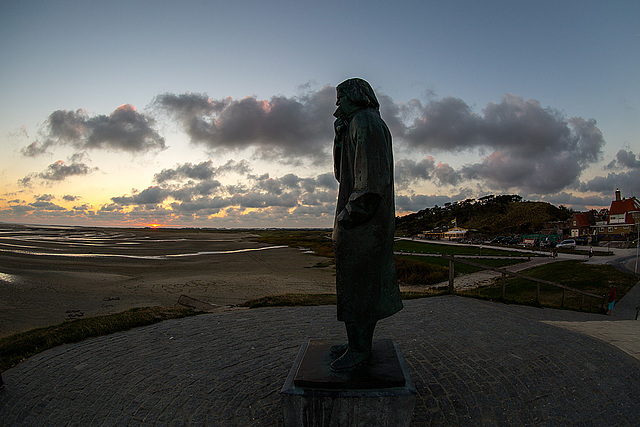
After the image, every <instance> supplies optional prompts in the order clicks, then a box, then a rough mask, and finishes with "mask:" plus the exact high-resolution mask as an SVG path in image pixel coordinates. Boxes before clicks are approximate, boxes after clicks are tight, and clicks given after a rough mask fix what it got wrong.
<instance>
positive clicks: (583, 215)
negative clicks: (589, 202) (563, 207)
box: [570, 212, 596, 237]
mask: <svg viewBox="0 0 640 427" xmlns="http://www.w3.org/2000/svg"><path fill="white" fill-rule="evenodd" d="M595 223H596V219H595V216H594V215H593V212H576V213H574V214H573V217H572V218H571V233H570V234H571V237H580V236H587V235H589V234H591V230H592V226H593V225H595Z"/></svg>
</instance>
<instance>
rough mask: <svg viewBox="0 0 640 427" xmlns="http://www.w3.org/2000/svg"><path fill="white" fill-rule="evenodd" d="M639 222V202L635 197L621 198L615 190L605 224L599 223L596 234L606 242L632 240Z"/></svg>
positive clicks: (618, 191)
mask: <svg viewBox="0 0 640 427" xmlns="http://www.w3.org/2000/svg"><path fill="white" fill-rule="evenodd" d="M639 222H640V201H638V199H636V198H635V197H630V198H628V199H627V198H622V197H621V195H620V190H616V199H615V200H614V201H612V202H611V207H610V208H609V218H608V219H607V222H606V224H603V223H599V224H598V225H597V227H598V234H599V235H600V237H604V238H605V239H606V240H633V238H634V237H635V236H636V234H637V233H638V223H639Z"/></svg>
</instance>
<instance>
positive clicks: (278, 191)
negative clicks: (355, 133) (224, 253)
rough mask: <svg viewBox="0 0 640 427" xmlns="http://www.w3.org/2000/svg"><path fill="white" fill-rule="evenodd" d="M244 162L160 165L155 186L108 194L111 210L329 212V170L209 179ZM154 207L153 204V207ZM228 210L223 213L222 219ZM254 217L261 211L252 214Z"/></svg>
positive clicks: (332, 186) (332, 196) (332, 194)
mask: <svg viewBox="0 0 640 427" xmlns="http://www.w3.org/2000/svg"><path fill="white" fill-rule="evenodd" d="M248 170H250V167H249V165H248V164H247V163H246V162H237V163H236V162H228V163H226V164H224V165H222V166H219V167H215V166H213V165H212V163H211V161H207V162H202V163H199V164H195V165H194V164H191V163H185V164H182V165H177V166H176V167H175V168H173V169H170V170H169V169H164V170H163V171H161V172H159V173H158V174H156V175H155V178H154V180H155V181H156V183H157V184H158V185H154V186H150V187H148V188H147V189H145V190H143V191H141V192H138V191H137V190H134V191H133V194H132V195H123V196H119V197H112V198H111V201H112V202H113V203H112V204H111V205H108V206H105V207H104V209H109V210H111V211H114V210H117V209H119V207H123V206H133V208H134V209H137V208H141V209H142V208H144V209H146V210H149V209H155V208H157V209H165V207H162V206H160V204H162V203H164V202H166V201H169V202H170V207H171V209H172V211H173V212H174V213H175V214H176V215H185V216H189V217H190V218H191V219H192V218H194V217H207V216H210V215H215V214H217V213H219V212H220V211H221V210H223V209H225V210H229V209H230V210H234V209H235V210H237V211H238V212H237V213H238V215H240V213H242V215H243V218H244V215H245V214H249V213H251V211H252V210H254V209H257V210H259V211H260V212H263V213H264V215H267V216H268V215H275V212H276V210H277V211H279V212H280V214H281V215H283V216H286V217H287V218H289V219H293V218H295V216H296V215H302V216H304V217H318V216H323V215H328V213H332V212H333V209H334V206H335V200H336V195H337V194H336V191H337V182H336V180H335V178H334V177H333V175H332V174H329V173H326V174H321V175H318V176H316V177H300V176H298V175H296V174H292V173H290V174H286V175H284V176H282V177H276V178H272V177H270V176H269V174H263V175H247V184H246V185H228V186H223V185H221V184H220V182H219V181H217V180H215V179H213V177H214V176H216V175H217V174H218V173H226V172H229V171H233V172H242V171H244V172H246V171H248ZM154 205H155V208H154V207H153V206H154ZM226 215H227V214H225V217H226ZM251 215H252V218H253V219H256V218H257V217H258V216H259V215H260V214H258V213H251Z"/></svg>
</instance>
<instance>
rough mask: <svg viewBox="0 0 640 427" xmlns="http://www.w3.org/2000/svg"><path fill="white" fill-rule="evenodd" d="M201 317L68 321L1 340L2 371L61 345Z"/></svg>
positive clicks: (143, 311)
mask: <svg viewBox="0 0 640 427" xmlns="http://www.w3.org/2000/svg"><path fill="white" fill-rule="evenodd" d="M199 313H200V312H198V311H194V310H192V309H188V308H182V307H140V308H132V309H130V310H127V311H124V312H121V313H115V314H110V315H107V316H96V317H87V318H82V319H75V320H69V321H66V322H63V323H61V324H59V325H55V326H47V327H44V328H37V329H32V330H29V331H26V332H19V333H17V334H13V335H9V336H7V337H4V338H0V371H4V370H7V369H9V368H10V367H12V366H14V365H16V364H17V363H19V362H21V361H23V360H25V359H27V358H29V357H31V356H33V355H35V354H38V353H41V352H43V351H45V350H48V349H50V348H53V347H56V346H59V345H62V344H70V343H74V342H79V341H82V340H85V339H87V338H91V337H97V336H101V335H108V334H112V333H114V332H119V331H124V330H127V329H131V328H135V327H138V326H145V325H150V324H152V323H157V322H161V321H163V320H168V319H177V318H181V317H187V316H194V315H196V314H199Z"/></svg>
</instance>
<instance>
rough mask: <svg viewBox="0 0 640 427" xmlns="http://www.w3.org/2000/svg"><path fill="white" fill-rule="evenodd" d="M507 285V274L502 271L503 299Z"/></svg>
mask: <svg viewBox="0 0 640 427" xmlns="http://www.w3.org/2000/svg"><path fill="white" fill-rule="evenodd" d="M506 287H507V274H506V273H505V272H504V271H503V272H502V299H504V297H505V293H506V292H505V288H506Z"/></svg>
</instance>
